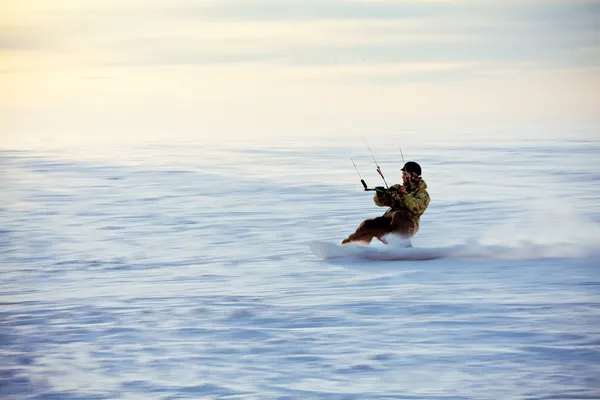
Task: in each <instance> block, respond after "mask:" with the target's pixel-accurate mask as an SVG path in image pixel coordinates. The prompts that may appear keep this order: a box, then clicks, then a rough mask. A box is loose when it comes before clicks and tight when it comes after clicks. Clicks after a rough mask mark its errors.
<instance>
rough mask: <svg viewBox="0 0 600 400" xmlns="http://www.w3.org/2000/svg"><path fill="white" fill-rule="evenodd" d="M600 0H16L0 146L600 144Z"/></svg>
mask: <svg viewBox="0 0 600 400" xmlns="http://www.w3.org/2000/svg"><path fill="white" fill-rule="evenodd" d="M599 111H600V1H594V0H519V1H515V0H506V1H488V0H479V1H474V0H395V1H392V0H345V1H343V0H218V1H217V0H213V1H209V0H196V1H190V0H86V1H80V0H18V1H17V0H8V1H4V2H2V4H1V5H0V147H19V146H27V145H29V144H31V143H39V142H53V141H58V142H60V141H63V140H65V141H74V142H86V141H91V140H99V139H101V140H107V141H111V140H124V139H127V138H128V139H134V140H137V139H140V140H141V139H161V140H162V139H169V140H180V139H183V138H192V139H200V140H203V139H207V140H208V139H211V140H218V141H219V140H220V141H227V140H234V139H239V138H250V139H252V138H258V137H267V138H268V137H273V138H277V137H298V138H302V137H316V138H318V137H326V136H327V137H329V136H333V137H350V136H355V135H369V136H377V135H386V134H393V133H395V132H409V133H410V134H413V135H414V136H419V135H420V134H424V133H425V132H428V133H429V134H433V135H439V137H440V138H446V139H448V140H451V138H452V134H454V133H459V132H474V134H475V133H476V134H477V135H480V136H482V137H485V136H486V135H496V134H500V135H503V134H509V133H512V134H522V133H527V134H529V135H542V136H543V135H547V134H548V132H550V131H560V132H562V133H565V132H569V134H573V135H580V136H581V137H582V138H583V137H584V136H585V138H590V139H598V138H600V113H599Z"/></svg>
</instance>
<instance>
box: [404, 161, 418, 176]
mask: <svg viewBox="0 0 600 400" xmlns="http://www.w3.org/2000/svg"><path fill="white" fill-rule="evenodd" d="M402 171H406V172H409V173H413V174H417V175H418V176H421V166H420V165H419V164H417V163H416V162H414V161H409V162H407V163H406V164H404V167H402Z"/></svg>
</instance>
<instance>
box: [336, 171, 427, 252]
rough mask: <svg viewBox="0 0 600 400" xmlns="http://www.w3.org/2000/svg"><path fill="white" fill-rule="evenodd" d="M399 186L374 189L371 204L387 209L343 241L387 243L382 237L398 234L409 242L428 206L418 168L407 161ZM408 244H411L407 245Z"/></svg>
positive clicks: (424, 185) (425, 187) (424, 187)
mask: <svg viewBox="0 0 600 400" xmlns="http://www.w3.org/2000/svg"><path fill="white" fill-rule="evenodd" d="M402 182H403V184H402V185H399V184H398V185H393V186H390V187H389V189H386V188H385V187H383V186H378V187H376V188H375V196H374V197H373V201H374V202H375V204H376V205H378V206H380V207H390V208H389V209H388V210H387V211H386V212H385V214H383V215H382V216H381V217H377V218H373V219H367V220H365V221H363V222H362V223H361V224H360V225H359V226H358V228H357V229H356V232H354V233H353V234H351V235H350V236H348V237H347V238H346V239H344V240H343V241H342V244H346V243H350V242H366V243H367V244H368V243H371V240H373V238H377V239H379V240H380V241H381V242H383V243H385V244H387V241H386V240H385V238H384V236H385V235H387V234H390V233H393V234H397V235H399V236H400V237H402V238H404V239H410V238H411V237H413V236H414V235H415V234H416V233H417V231H418V230H419V219H420V218H421V215H423V213H424V212H425V209H427V206H428V205H429V200H430V199H429V193H427V184H426V183H425V181H424V180H423V178H421V166H420V165H419V164H418V163H416V162H414V161H409V162H407V163H406V164H404V167H402ZM409 243H410V242H409Z"/></svg>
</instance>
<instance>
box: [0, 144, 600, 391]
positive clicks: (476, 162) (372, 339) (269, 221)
mask: <svg viewBox="0 0 600 400" xmlns="http://www.w3.org/2000/svg"><path fill="white" fill-rule="evenodd" d="M397 140H399V139H397ZM388 144H389V146H388V145H385V146H384V145H379V144H377V143H375V144H374V143H373V142H372V143H371V147H372V148H373V151H374V153H375V155H376V156H377V158H378V161H379V163H380V165H381V168H382V170H383V171H384V173H385V175H386V179H387V180H388V183H392V182H397V181H398V180H399V179H400V173H399V168H400V166H401V163H400V160H399V154H398V151H397V147H398V146H397V145H396V143H395V142H393V141H392V139H391V138H390V140H389V142H388ZM598 154H600V142H597V141H596V142H595V141H588V142H581V141H571V142H569V141H567V142H565V141H561V142H558V141H554V140H552V139H546V140H536V141H532V140H529V141H523V142H522V143H518V142H513V143H511V144H508V145H506V144H494V143H465V144H461V143H452V146H448V145H447V144H443V143H441V144H439V145H437V146H435V145H428V146H422V147H418V146H413V147H412V148H410V149H408V150H404V155H405V157H406V158H407V159H415V160H416V161H419V162H420V163H421V165H422V166H423V170H424V174H423V175H424V178H425V180H426V181H427V183H428V185H429V192H430V194H431V198H432V201H431V205H430V207H429V209H428V210H427V212H426V213H425V215H424V216H423V218H422V220H421V230H420V232H419V233H418V235H417V236H416V237H415V238H414V239H413V245H414V246H416V247H431V248H437V249H439V248H443V249H452V251H453V253H452V256H451V257H449V258H444V259H439V260H432V261H401V262H399V261H364V260H359V259H354V260H332V261H330V262H328V261H321V260H318V259H317V258H316V257H314V255H313V254H312V253H311V252H310V250H309V243H310V242H312V241H316V240H324V241H334V242H338V241H341V239H343V238H344V237H346V236H347V235H348V234H349V233H351V232H352V231H353V230H354V229H355V228H356V226H357V225H358V224H359V223H360V222H361V221H362V220H363V219H365V218H370V217H373V216H377V215H380V214H381V213H383V212H384V211H385V209H383V208H378V207H376V206H375V205H374V204H373V203H372V200H371V196H372V194H371V193H365V192H363V191H362V187H361V184H360V181H359V178H358V176H357V175H356V172H355V171H354V167H353V166H352V163H351V162H350V158H349V157H350V156H352V157H353V158H354V160H355V161H356V163H357V166H358V167H359V169H360V170H361V174H362V175H363V178H365V180H366V181H367V183H368V184H369V185H370V186H376V185H380V184H381V183H380V181H379V179H378V177H377V174H376V172H375V167H374V165H373V163H372V160H371V159H370V155H369V153H368V150H367V149H366V148H365V147H364V145H363V144H362V142H360V141H357V142H356V143H355V142H350V143H344V142H341V141H339V142H335V143H333V142H310V143H306V142H304V143H297V142H291V143H286V142H285V141H283V142H278V143H255V144H253V145H252V146H249V145H240V144H232V145H227V146H225V145H216V144H210V145H207V144H194V143H157V144H155V145H146V146H141V145H139V146H130V147H127V148H119V147H115V148H111V149H105V148H95V149H77V148H55V149H45V150H42V149H40V150H20V151H16V150H5V151H2V152H1V153H0V163H1V165H2V168H1V184H0V198H1V199H2V200H1V201H0V205H1V210H0V218H1V225H0V226H1V228H0V229H1V230H0V262H1V270H0V301H1V304H2V307H1V309H0V354H1V355H2V356H1V359H0V397H2V398H3V399H116V398H119V399H204V398H211V399H221V398H222V399H282V400H283V399H398V398H410V399H413V398H414V399H534V398H535V399H550V398H553V399H554V398H561V399H568V398H571V399H575V398H577V399H592V398H600V378H599V377H600V313H599V312H598V310H599V306H600V274H599V273H598V272H599V271H598V268H599V266H600V263H599V261H600V227H599V226H600V202H599V201H598V199H600V185H599V184H598V183H599V182H600V158H599V157H598ZM374 245H375V246H383V245H380V244H374Z"/></svg>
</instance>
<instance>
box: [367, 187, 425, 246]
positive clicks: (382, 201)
mask: <svg viewBox="0 0 600 400" xmlns="http://www.w3.org/2000/svg"><path fill="white" fill-rule="evenodd" d="M373 201H374V202H375V204H376V205H378V206H380V207H390V209H389V210H388V211H386V213H385V214H384V215H383V216H384V217H392V218H393V222H392V224H393V225H395V226H398V228H400V227H401V226H406V225H407V223H408V225H409V226H407V227H406V229H408V230H409V232H407V234H408V233H410V234H411V235H414V234H415V233H416V232H417V230H418V229H419V220H420V218H421V215H423V213H424V212H425V210H426V209H427V206H428V205H429V201H430V198H429V193H427V184H426V183H425V181H424V180H423V179H421V178H419V180H418V181H413V182H410V184H409V185H406V186H401V185H393V186H391V187H390V188H389V190H388V191H386V192H385V193H379V192H376V193H375V196H374V197H373ZM401 220H402V221H401ZM401 230H405V229H401Z"/></svg>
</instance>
